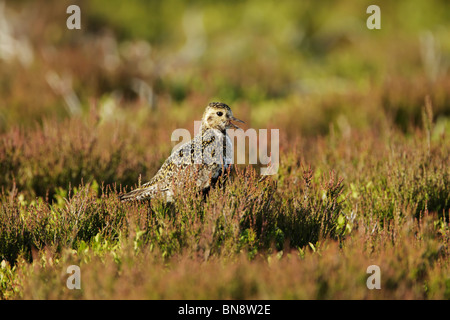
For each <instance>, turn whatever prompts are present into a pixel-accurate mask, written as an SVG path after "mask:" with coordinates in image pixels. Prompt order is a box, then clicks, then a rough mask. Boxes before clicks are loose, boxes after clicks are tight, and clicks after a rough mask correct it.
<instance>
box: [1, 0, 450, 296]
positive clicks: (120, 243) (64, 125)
mask: <svg viewBox="0 0 450 320" xmlns="http://www.w3.org/2000/svg"><path fill="white" fill-rule="evenodd" d="M124 3H125V2H121V1H104V0H91V1H85V2H83V1H81V2H80V7H81V11H82V30H79V31H78V30H67V28H66V26H65V19H66V18H67V16H68V15H67V14H66V13H65V12H66V8H67V6H68V5H70V4H72V3H69V1H56V0H55V1H48V0H47V1H43V0H42V1H41V0H39V1H17V2H16V1H15V2H13V1H8V2H6V5H5V9H4V10H6V14H5V16H4V17H3V16H2V17H0V19H3V20H2V21H5V23H7V25H8V28H9V29H8V30H13V31H11V32H10V36H11V37H10V38H8V37H4V38H3V39H7V40H8V39H9V40H8V41H9V42H8V44H9V45H10V47H9V48H10V49H11V48H12V49H11V50H12V51H11V50H10V51H8V53H5V52H6V51H2V50H3V49H1V48H2V47H0V263H1V264H0V299H450V272H449V269H450V268H449V264H450V263H449V261H450V259H449V257H450V248H449V241H450V230H449V227H450V225H449V218H450V217H449V214H450V165H449V164H450V73H449V69H448V65H449V62H450V4H449V3H448V2H447V1H438V0H434V1H428V2H424V1H419V0H417V1H398V2H392V1H391V2H389V3H387V2H386V3H380V4H379V5H380V7H381V19H382V22H381V26H382V27H381V30H368V29H367V28H366V18H367V17H368V15H367V14H366V8H367V6H368V5H370V4H373V3H372V2H368V1H362V2H361V3H358V4H357V5H355V3H354V2H351V1H341V2H339V4H335V3H334V2H331V1H321V2H320V3H317V2H314V1H301V2H300V1H285V2H282V3H280V2H277V1H270V0H265V1H257V0H248V1H215V2H214V3H213V2H207V1H194V2H193V3H191V2H189V3H190V4H188V3H187V2H185V1H181V0H168V1H143V0H142V1H139V0H134V1H127V2H126V5H125V4H124ZM419 13H420V14H419ZM0 14H1V10H0ZM5 17H6V18H5ZM5 30H6V29H5ZM11 39H14V41H13V40H11ZM4 41H6V40H4ZM11 52H12V53H11ZM211 101H223V102H226V103H227V104H229V105H230V106H231V107H232V109H233V112H234V114H235V115H236V117H238V118H240V119H243V120H245V122H246V127H245V128H255V129H259V128H268V129H270V128H277V129H279V130H280V168H279V171H278V174H276V175H273V176H266V177H265V178H262V176H260V175H259V168H258V166H250V165H238V166H236V169H235V170H233V172H232V176H231V177H230V178H229V179H227V180H226V181H223V187H222V188H216V189H213V190H211V192H210V193H209V195H208V197H207V198H206V199H204V198H203V197H202V196H201V195H199V194H196V193H194V192H192V191H190V189H189V188H186V190H180V191H179V192H180V194H179V195H177V197H176V201H175V202H174V203H173V204H170V205H168V204H165V203H163V202H162V201H161V199H155V200H153V201H152V202H151V203H149V202H142V203H120V202H119V200H118V197H117V194H118V193H119V192H121V191H122V190H124V189H127V190H130V188H131V187H134V186H135V185H136V184H137V181H138V180H139V179H142V181H144V180H147V179H148V178H150V177H151V176H152V175H153V174H154V173H155V172H156V170H157V169H158V168H159V167H160V165H161V164H162V162H163V161H164V159H165V158H166V157H167V156H168V154H169V153H170V151H171V149H172V147H173V146H174V145H175V143H171V141H170V137H171V133H172V131H173V130H174V129H177V128H186V129H189V130H191V132H193V129H194V126H193V121H194V120H199V119H200V117H201V114H202V112H203V110H204V107H205V106H206V105H207V104H208V103H209V102H211ZM70 265H78V266H80V269H81V290H69V289H68V288H67V287H66V280H67V278H68V274H67V272H66V270H67V267H68V266H70ZM370 265H378V266H379V267H380V270H381V290H369V289H368V288H367V287H366V280H367V278H368V276H369V275H368V274H367V273H366V270H367V267H368V266H370Z"/></svg>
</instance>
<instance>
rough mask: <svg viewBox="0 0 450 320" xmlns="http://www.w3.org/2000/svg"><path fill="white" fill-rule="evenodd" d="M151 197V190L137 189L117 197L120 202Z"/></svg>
mask: <svg viewBox="0 0 450 320" xmlns="http://www.w3.org/2000/svg"><path fill="white" fill-rule="evenodd" d="M152 195H153V188H138V189H135V190H133V191H130V192H128V193H125V194H122V195H120V196H119V199H120V201H122V202H125V201H136V200H143V199H147V198H151V197H152Z"/></svg>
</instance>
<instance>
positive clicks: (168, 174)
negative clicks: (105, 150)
mask: <svg viewBox="0 0 450 320" xmlns="http://www.w3.org/2000/svg"><path fill="white" fill-rule="evenodd" d="M231 121H236V122H243V121H242V120H239V119H236V118H235V117H234V116H233V113H232V111H231V109H230V107H229V106H227V105H226V104H224V103H221V102H212V103H210V104H209V105H208V106H207V107H206V109H205V112H204V113H203V117H202V124H201V127H200V131H199V133H198V134H197V135H196V136H195V137H194V138H193V139H192V140H191V141H189V142H187V143H185V144H183V145H182V146H180V147H179V148H177V149H176V150H175V151H174V152H173V153H172V154H171V155H170V156H169V157H168V158H167V159H166V161H165V162H164V163H163V165H162V166H161V168H160V169H159V170H158V172H157V173H156V174H155V176H154V177H153V178H152V179H151V180H150V181H148V182H147V183H145V184H143V185H142V186H140V187H138V188H137V189H135V190H133V191H131V192H129V193H126V194H123V195H121V196H120V200H121V201H132V200H143V199H151V198H153V197H155V196H156V195H158V194H159V193H162V194H163V196H164V197H165V199H166V201H173V196H174V193H175V190H174V189H175V188H183V187H184V185H185V182H186V179H189V180H195V185H196V187H197V188H198V190H199V191H205V190H208V189H209V188H210V187H211V186H214V184H215V183H216V181H217V179H218V178H219V176H220V175H222V174H226V173H227V172H229V170H228V169H229V168H230V166H231V165H232V160H233V145H232V142H231V139H230V137H229V136H228V134H227V132H226V130H227V129H230V128H238V127H237V126H236V125H235V124H234V123H232V122H231Z"/></svg>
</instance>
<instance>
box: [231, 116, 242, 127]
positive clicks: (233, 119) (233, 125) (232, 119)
mask: <svg viewBox="0 0 450 320" xmlns="http://www.w3.org/2000/svg"><path fill="white" fill-rule="evenodd" d="M231 121H236V122H240V123H245V122H244V121H242V120H239V119H237V118H235V117H231V118H230V120H229V121H228V123H229V124H230V126H231V127H233V128H235V129H241V128H240V127H238V126H237V125H235V124H234V123H232V122H231Z"/></svg>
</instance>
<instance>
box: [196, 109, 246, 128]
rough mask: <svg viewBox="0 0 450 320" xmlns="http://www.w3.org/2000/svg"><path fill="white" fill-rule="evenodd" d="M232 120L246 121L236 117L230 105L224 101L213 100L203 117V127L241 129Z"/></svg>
mask: <svg viewBox="0 0 450 320" xmlns="http://www.w3.org/2000/svg"><path fill="white" fill-rule="evenodd" d="M232 121H235V122H241V123H244V121H242V120H239V119H236V118H235V117H234V116H233V112H232V111H231V109H230V107H229V106H227V105H226V104H225V103H222V102H211V103H210V104H209V105H208V106H207V107H206V110H205V112H204V113H203V117H202V128H203V129H218V130H220V131H222V132H224V131H225V130H226V129H230V128H235V129H240V128H239V127H238V126H237V125H235V124H234V123H233V122H232Z"/></svg>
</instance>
